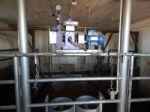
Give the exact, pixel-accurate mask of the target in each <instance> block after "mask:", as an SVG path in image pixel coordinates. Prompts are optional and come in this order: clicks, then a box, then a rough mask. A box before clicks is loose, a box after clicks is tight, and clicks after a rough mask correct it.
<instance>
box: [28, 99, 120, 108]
mask: <svg viewBox="0 0 150 112" xmlns="http://www.w3.org/2000/svg"><path fill="white" fill-rule="evenodd" d="M119 102H120V100H94V101H75V102H63V103H39V104H31V105H28V106H29V107H31V108H37V107H49V106H62V105H63V106H64V105H83V104H100V103H102V104H104V103H105V104H106V103H119Z"/></svg>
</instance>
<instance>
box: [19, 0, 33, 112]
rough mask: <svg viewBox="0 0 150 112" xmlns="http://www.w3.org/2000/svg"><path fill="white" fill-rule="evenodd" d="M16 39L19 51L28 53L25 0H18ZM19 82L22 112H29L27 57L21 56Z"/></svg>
mask: <svg viewBox="0 0 150 112" xmlns="http://www.w3.org/2000/svg"><path fill="white" fill-rule="evenodd" d="M18 40H19V43H18V44H19V52H20V53H28V41H27V19H26V5H25V0H18ZM20 59H21V60H20V62H21V82H22V85H21V86H22V106H23V110H22V112H30V109H29V108H28V105H29V104H30V86H29V84H28V79H29V61H28V57H25V56H23V57H21V58H20Z"/></svg>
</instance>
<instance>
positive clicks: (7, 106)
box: [0, 105, 16, 110]
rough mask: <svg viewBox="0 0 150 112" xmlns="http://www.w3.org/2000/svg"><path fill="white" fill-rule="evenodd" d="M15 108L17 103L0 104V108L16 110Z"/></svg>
mask: <svg viewBox="0 0 150 112" xmlns="http://www.w3.org/2000/svg"><path fill="white" fill-rule="evenodd" d="M15 109H16V106H15V105H5V106H0V110H15Z"/></svg>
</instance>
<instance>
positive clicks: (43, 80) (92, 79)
mask: <svg viewBox="0 0 150 112" xmlns="http://www.w3.org/2000/svg"><path fill="white" fill-rule="evenodd" d="M107 80H121V78H119V77H118V78H117V77H78V78H51V79H30V80H29V82H30V83H34V82H69V81H107Z"/></svg>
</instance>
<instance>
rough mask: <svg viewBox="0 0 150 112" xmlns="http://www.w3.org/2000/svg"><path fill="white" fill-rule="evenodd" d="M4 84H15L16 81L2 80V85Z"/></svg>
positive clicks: (0, 82) (0, 81)
mask: <svg viewBox="0 0 150 112" xmlns="http://www.w3.org/2000/svg"><path fill="white" fill-rule="evenodd" d="M4 84H15V81H14V80H0V85H4Z"/></svg>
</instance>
